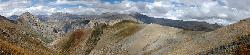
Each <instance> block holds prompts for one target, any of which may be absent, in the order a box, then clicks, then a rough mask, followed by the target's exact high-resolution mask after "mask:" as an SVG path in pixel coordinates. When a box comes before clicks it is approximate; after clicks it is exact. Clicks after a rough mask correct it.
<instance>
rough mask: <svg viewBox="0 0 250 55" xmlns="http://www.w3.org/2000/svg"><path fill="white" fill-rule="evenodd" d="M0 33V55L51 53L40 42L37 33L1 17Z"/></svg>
mask: <svg viewBox="0 0 250 55" xmlns="http://www.w3.org/2000/svg"><path fill="white" fill-rule="evenodd" d="M0 33H1V34H0V43H1V44H0V54H1V55H10V54H14V55H23V54H24V55H32V54H38V55H50V54H52V51H51V50H50V49H48V48H47V47H45V45H44V43H42V41H40V38H38V37H39V35H38V34H37V33H34V31H32V30H30V29H29V28H26V27H24V26H22V25H19V24H17V23H15V22H13V21H12V20H8V19H7V18H5V17H3V16H1V17H0Z"/></svg>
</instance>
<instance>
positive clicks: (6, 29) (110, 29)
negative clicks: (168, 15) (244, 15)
mask: <svg viewBox="0 0 250 55" xmlns="http://www.w3.org/2000/svg"><path fill="white" fill-rule="evenodd" d="M249 30H250V18H248V19H244V20H241V21H240V22H238V23H235V24H231V25H228V26H221V25H218V24H209V23H206V22H198V21H182V20H171V19H165V18H154V17H149V16H146V15H143V14H140V13H132V14H119V13H104V14H100V15H74V14H68V13H55V14H52V15H32V14H31V13H29V12H25V13H23V14H21V15H13V16H10V17H8V18H6V17H3V16H0V43H1V44H0V55H10V54H12V55H196V54H199V55H203V54H204V55H210V54H215V55H217V54H218V55H220V54H221V55H224V54H234V55H238V54H240V55H247V54H250V50H249V49H250V35H249V34H250V31H249Z"/></svg>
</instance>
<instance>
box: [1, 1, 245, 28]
mask: <svg viewBox="0 0 250 55" xmlns="http://www.w3.org/2000/svg"><path fill="white" fill-rule="evenodd" d="M249 2H250V1H249V0H237V1H236V0H136V1H135V0H116V1H113V0H53V1H51V0H0V15H4V16H11V15H20V14H21V13H23V12H27V11H28V12H31V13H32V14H35V15H51V14H52V13H55V12H66V13H71V14H79V15H95V14H101V13H106V12H117V13H131V12H132V13H134V12H138V13H142V14H145V15H148V16H152V17H156V18H167V19H174V20H187V21H206V22H208V23H219V24H223V25H228V24H231V23H235V22H237V21H239V20H241V19H243V18H247V17H250V6H249V4H248V3H249Z"/></svg>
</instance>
